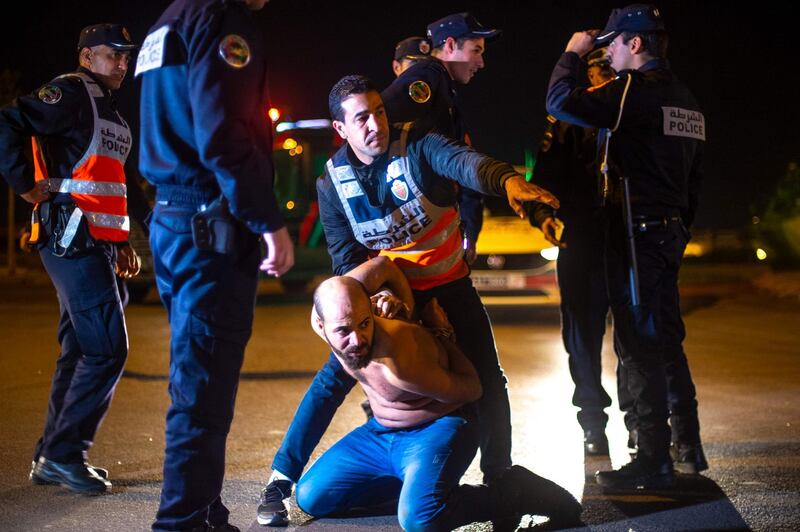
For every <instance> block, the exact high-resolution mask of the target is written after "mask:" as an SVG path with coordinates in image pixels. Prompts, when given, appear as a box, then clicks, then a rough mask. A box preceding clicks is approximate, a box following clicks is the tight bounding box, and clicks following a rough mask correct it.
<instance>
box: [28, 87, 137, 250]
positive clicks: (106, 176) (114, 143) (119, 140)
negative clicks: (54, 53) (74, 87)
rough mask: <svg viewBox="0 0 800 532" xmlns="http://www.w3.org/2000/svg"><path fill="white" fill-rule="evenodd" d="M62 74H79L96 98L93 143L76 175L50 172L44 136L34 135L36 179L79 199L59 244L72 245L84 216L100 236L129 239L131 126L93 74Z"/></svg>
mask: <svg viewBox="0 0 800 532" xmlns="http://www.w3.org/2000/svg"><path fill="white" fill-rule="evenodd" d="M62 77H74V78H78V79H79V80H80V81H81V82H82V83H83V86H84V88H85V89H86V92H87V93H88V94H89V101H90V102H91V104H92V113H93V116H94V120H93V124H94V129H93V131H92V138H91V140H90V141H89V146H88V147H87V148H86V151H85V152H84V154H83V156H82V157H81V158H80V159H79V160H78V162H77V163H75V166H73V168H72V175H71V176H63V177H50V176H49V174H48V170H47V166H46V163H45V161H44V157H43V156H42V152H41V150H40V148H39V140H38V139H37V138H36V137H34V138H33V139H32V143H33V160H34V167H35V179H36V181H41V180H43V179H46V180H47V182H48V185H49V190H50V192H51V193H57V192H63V193H69V194H70V196H72V198H73V199H74V200H75V204H76V205H77V208H76V209H75V210H74V211H73V213H72V216H71V217H70V220H69V222H68V223H67V227H66V228H65V231H64V234H63V236H62V237H61V239H60V240H59V244H60V245H61V246H62V247H67V246H69V243H70V242H71V241H72V238H73V237H74V236H75V232H76V231H77V229H78V223H79V222H80V219H81V217H85V218H86V221H87V223H88V225H89V233H90V234H91V235H92V237H93V238H95V239H96V240H108V241H111V242H125V241H127V240H128V231H129V230H130V220H129V218H128V200H127V187H126V185H125V170H124V165H125V160H126V159H127V158H128V154H129V153H130V148H131V142H132V138H131V130H130V128H129V127H128V124H127V123H126V122H125V120H124V119H123V118H122V117H121V116H120V115H119V113H118V112H117V111H115V110H112V109H111V108H110V107H109V105H108V103H107V100H106V95H105V93H104V92H103V89H102V88H101V87H100V86H98V84H97V82H95V81H94V80H93V79H92V78H91V77H90V76H88V75H86V74H83V73H81V72H76V73H72V74H65V75H64V76H62ZM98 108H101V109H103V110H104V116H109V117H114V119H113V120H107V119H105V118H101V117H100V113H98Z"/></svg>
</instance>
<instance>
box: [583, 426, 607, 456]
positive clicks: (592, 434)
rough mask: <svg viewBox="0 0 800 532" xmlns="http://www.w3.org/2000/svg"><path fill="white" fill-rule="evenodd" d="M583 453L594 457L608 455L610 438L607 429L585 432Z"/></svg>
mask: <svg viewBox="0 0 800 532" xmlns="http://www.w3.org/2000/svg"><path fill="white" fill-rule="evenodd" d="M583 452H584V453H585V454H589V455H593V456H602V455H607V454H608V438H606V431H605V429H588V430H585V431H583Z"/></svg>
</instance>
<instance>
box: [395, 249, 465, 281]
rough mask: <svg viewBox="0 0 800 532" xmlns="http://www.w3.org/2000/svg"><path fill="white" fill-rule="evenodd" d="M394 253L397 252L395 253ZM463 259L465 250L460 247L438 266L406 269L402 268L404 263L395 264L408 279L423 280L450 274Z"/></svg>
mask: <svg viewBox="0 0 800 532" xmlns="http://www.w3.org/2000/svg"><path fill="white" fill-rule="evenodd" d="M392 253H397V252H396V251H393V252H392ZM463 257H464V249H463V248H462V247H461V246H459V247H458V248H456V249H455V251H453V252H452V253H451V254H450V256H449V257H447V258H446V259H444V260H441V261H439V262H437V263H436V264H431V265H430V266H422V267H418V268H407V269H404V268H403V267H402V261H401V262H400V263H397V262H396V263H395V264H397V265H398V266H400V269H401V270H403V273H404V274H405V276H406V277H407V278H409V279H421V278H423V277H436V276H437V275H442V274H443V273H446V272H449V271H450V270H451V269H452V268H453V267H454V266H455V265H456V264H458V261H460V260H463Z"/></svg>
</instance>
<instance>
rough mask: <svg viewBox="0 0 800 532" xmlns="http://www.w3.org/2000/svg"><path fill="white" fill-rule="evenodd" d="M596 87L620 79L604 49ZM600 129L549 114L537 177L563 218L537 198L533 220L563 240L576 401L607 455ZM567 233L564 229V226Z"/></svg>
mask: <svg viewBox="0 0 800 532" xmlns="http://www.w3.org/2000/svg"><path fill="white" fill-rule="evenodd" d="M587 74H588V76H589V80H590V83H591V85H592V86H597V85H600V84H602V83H604V82H606V81H608V80H610V79H612V78H613V77H614V72H613V71H612V70H611V68H610V66H609V65H608V61H607V60H606V58H605V49H598V50H595V51H594V52H592V53H591V54H590V55H589V56H588V57H587ZM596 144H597V130H596V129H594V128H582V127H578V126H573V125H570V124H568V123H566V122H561V121H558V120H556V119H555V118H554V117H553V116H548V117H547V124H546V128H545V134H544V137H543V139H542V142H541V143H540V145H539V151H538V153H537V157H536V170H535V174H534V181H535V182H536V183H537V184H539V185H541V186H543V187H545V188H547V189H548V190H552V191H553V192H554V193H555V194H556V195H557V196H558V198H559V200H560V201H561V207H560V208H559V210H558V213H557V216H556V213H555V212H554V211H553V209H552V208H551V207H549V206H547V205H544V204H541V203H538V204H531V205H532V207H533V209H532V210H533V213H532V215H531V217H530V220H531V223H532V224H534V225H535V226H537V227H538V228H539V229H541V231H542V233H543V234H544V236H545V238H546V239H547V240H548V241H549V242H551V243H552V244H553V245H556V246H558V247H559V248H560V249H559V254H558V262H557V271H558V287H559V292H560V294H561V326H562V330H561V335H562V339H563V342H564V348H565V349H566V351H567V354H568V355H569V370H570V375H571V376H572V381H573V383H574V384H575V392H574V394H573V396H572V403H573V404H574V405H575V406H577V407H578V423H579V424H580V426H581V428H582V429H583V433H584V440H583V441H584V451H585V452H586V453H587V454H592V455H594V454H608V440H607V438H606V435H605V426H606V422H607V421H608V415H607V414H606V413H605V412H604V409H605V408H607V407H609V406H611V398H610V397H609V396H608V394H607V393H606V391H605V390H604V389H603V385H602V383H601V369H602V368H601V353H602V349H603V335H604V333H605V329H606V315H607V314H608V296H607V294H606V282H605V276H604V270H603V251H602V246H601V241H602V236H603V231H602V225H601V224H600V223H599V219H600V213H599V212H598V209H597V202H596V196H597V179H596V166H595V158H596V151H597V148H596ZM562 223H563V233H561V234H559V232H560V230H561V229H562Z"/></svg>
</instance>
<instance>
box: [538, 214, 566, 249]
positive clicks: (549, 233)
mask: <svg viewBox="0 0 800 532" xmlns="http://www.w3.org/2000/svg"><path fill="white" fill-rule="evenodd" d="M560 229H561V222H559V221H558V220H557V219H555V218H553V217H552V216H548V217H547V218H545V219H544V221H543V222H542V234H543V235H544V238H545V240H547V241H548V242H550V243H551V244H553V245H554V246H558V247H559V248H565V247H567V245H566V244H565V243H564V242H562V241H561V240H560V239H559V238H558V232H559V230H560Z"/></svg>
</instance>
